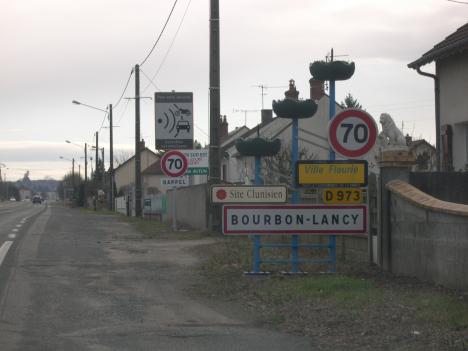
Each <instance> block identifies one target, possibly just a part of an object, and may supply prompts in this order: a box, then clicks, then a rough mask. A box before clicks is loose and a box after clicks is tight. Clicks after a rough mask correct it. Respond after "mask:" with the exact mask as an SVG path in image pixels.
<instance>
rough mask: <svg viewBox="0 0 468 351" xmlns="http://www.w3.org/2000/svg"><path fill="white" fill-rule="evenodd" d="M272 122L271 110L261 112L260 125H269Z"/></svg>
mask: <svg viewBox="0 0 468 351" xmlns="http://www.w3.org/2000/svg"><path fill="white" fill-rule="evenodd" d="M272 120H273V110H267V109H263V110H262V124H266V123H269V122H271V121H272Z"/></svg>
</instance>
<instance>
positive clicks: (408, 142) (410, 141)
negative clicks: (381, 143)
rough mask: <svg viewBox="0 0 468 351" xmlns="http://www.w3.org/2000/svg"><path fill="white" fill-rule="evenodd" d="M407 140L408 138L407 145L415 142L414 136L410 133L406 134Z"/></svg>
mask: <svg viewBox="0 0 468 351" xmlns="http://www.w3.org/2000/svg"><path fill="white" fill-rule="evenodd" d="M405 140H406V146H410V145H411V143H412V142H413V137H412V136H411V135H409V134H406V136H405Z"/></svg>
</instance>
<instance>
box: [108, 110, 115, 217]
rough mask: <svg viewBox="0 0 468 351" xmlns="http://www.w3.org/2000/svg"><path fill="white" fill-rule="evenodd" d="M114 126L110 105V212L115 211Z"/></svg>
mask: <svg viewBox="0 0 468 351" xmlns="http://www.w3.org/2000/svg"><path fill="white" fill-rule="evenodd" d="M113 129H114V126H113V124H112V104H110V105H109V134H110V135H109V140H110V141H109V143H110V149H109V181H110V187H109V202H110V204H109V210H111V211H113V210H114V132H113Z"/></svg>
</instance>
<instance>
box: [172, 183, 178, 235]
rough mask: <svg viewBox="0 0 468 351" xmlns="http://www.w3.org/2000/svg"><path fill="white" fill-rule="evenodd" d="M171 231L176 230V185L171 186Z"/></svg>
mask: <svg viewBox="0 0 468 351" xmlns="http://www.w3.org/2000/svg"><path fill="white" fill-rule="evenodd" d="M172 194H173V195H172V231H174V232H175V231H176V230H177V218H176V216H177V215H176V209H177V206H176V201H177V200H176V199H177V187H173V188H172Z"/></svg>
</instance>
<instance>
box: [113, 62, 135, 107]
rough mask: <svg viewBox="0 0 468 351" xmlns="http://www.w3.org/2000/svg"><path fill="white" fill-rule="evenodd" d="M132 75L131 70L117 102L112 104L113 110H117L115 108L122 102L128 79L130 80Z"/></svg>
mask: <svg viewBox="0 0 468 351" xmlns="http://www.w3.org/2000/svg"><path fill="white" fill-rule="evenodd" d="M132 74H133V68H132V70H131V71H130V75H129V76H128V79H127V83H125V87H124V89H123V91H122V94H121V95H120V97H119V99H118V100H117V102H116V103H115V104H114V109H115V108H117V106H119V104H120V101H122V98H123V96H124V94H125V91H127V88H128V84H129V83H130V78H132Z"/></svg>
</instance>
